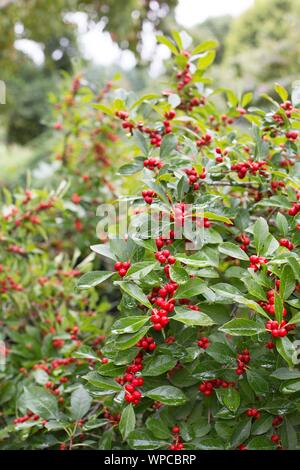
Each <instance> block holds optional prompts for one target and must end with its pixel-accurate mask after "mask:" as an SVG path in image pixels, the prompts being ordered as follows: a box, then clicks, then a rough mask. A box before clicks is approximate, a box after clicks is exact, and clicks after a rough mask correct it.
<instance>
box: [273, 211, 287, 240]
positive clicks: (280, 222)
mask: <svg viewBox="0 0 300 470" xmlns="http://www.w3.org/2000/svg"><path fill="white" fill-rule="evenodd" d="M276 225H277V227H278V228H279V231H280V233H281V235H282V236H284V237H286V236H287V234H288V232H289V224H288V221H287V220H286V217H284V215H283V214H281V212H278V213H277V215H276Z"/></svg>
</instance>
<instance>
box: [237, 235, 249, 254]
mask: <svg viewBox="0 0 300 470" xmlns="http://www.w3.org/2000/svg"><path fill="white" fill-rule="evenodd" d="M236 240H237V241H238V242H240V243H241V245H240V248H241V250H243V251H247V249H248V246H249V245H250V238H249V237H248V236H247V235H245V234H244V233H241V235H238V236H237V237H236Z"/></svg>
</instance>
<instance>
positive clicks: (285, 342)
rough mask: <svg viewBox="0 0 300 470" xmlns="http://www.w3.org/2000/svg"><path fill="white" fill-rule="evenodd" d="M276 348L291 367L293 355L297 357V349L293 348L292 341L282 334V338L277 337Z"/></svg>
mask: <svg viewBox="0 0 300 470" xmlns="http://www.w3.org/2000/svg"><path fill="white" fill-rule="evenodd" d="M276 349H277V351H278V352H279V354H280V355H281V356H282V357H283V359H284V360H285V361H286V362H287V363H288V364H289V366H291V367H292V366H293V365H294V358H295V356H296V359H297V350H296V349H295V348H294V346H293V343H292V342H291V341H290V340H289V338H288V337H287V336H284V337H283V338H277V340H276ZM294 355H295V356H294Z"/></svg>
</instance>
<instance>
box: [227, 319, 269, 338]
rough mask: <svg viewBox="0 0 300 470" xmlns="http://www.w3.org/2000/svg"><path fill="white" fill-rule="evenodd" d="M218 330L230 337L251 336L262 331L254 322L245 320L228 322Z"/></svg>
mask: <svg viewBox="0 0 300 470" xmlns="http://www.w3.org/2000/svg"><path fill="white" fill-rule="evenodd" d="M219 330H221V331H223V332H224V333H227V334H229V335H232V336H253V335H257V334H258V333H261V332H262V331H264V329H263V328H262V327H261V326H260V325H258V324H257V323H256V322H255V321H253V320H248V319H246V318H235V319H234V320H230V321H229V322H227V323H225V325H223V326H222V327H220V328H219Z"/></svg>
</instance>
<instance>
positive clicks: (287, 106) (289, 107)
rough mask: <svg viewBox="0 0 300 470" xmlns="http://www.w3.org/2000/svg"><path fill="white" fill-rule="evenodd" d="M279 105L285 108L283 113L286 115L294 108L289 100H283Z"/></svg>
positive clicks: (290, 113)
mask: <svg viewBox="0 0 300 470" xmlns="http://www.w3.org/2000/svg"><path fill="white" fill-rule="evenodd" d="M280 107H281V109H284V110H285V114H286V115H287V117H291V115H292V111H293V110H294V108H293V104H292V102H291V101H289V100H286V101H284V102H283V103H281V105H280Z"/></svg>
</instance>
